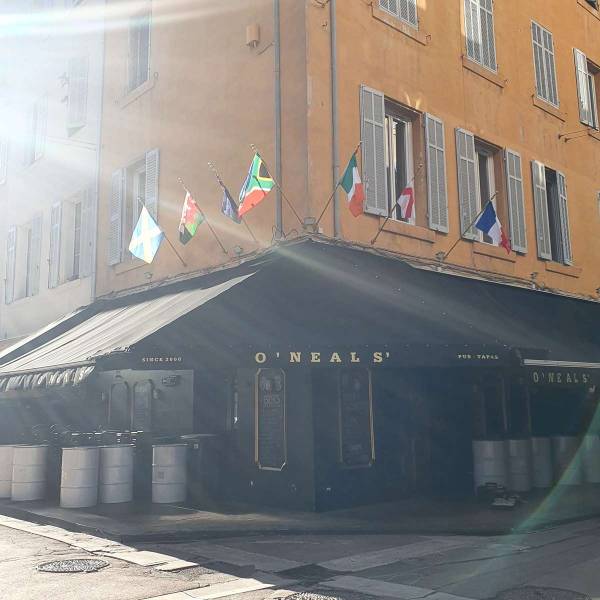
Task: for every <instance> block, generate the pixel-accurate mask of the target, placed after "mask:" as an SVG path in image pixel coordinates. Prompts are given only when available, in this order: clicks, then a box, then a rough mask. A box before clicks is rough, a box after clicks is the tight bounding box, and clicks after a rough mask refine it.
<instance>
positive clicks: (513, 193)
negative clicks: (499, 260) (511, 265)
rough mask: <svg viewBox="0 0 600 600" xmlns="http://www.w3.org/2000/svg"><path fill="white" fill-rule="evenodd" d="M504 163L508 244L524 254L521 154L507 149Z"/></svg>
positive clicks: (525, 247) (525, 248)
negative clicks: (508, 232) (508, 231)
mask: <svg viewBox="0 0 600 600" xmlns="http://www.w3.org/2000/svg"><path fill="white" fill-rule="evenodd" d="M504 164H505V169H506V197H507V199H508V217H509V230H510V245H511V247H512V249H513V250H514V251H515V252H520V253H522V254H525V253H526V252H527V228H526V225H525V201H524V195H523V169H522V166H521V156H520V155H519V154H517V153H516V152H514V151H513V150H508V149H507V150H506V151H505V153H504Z"/></svg>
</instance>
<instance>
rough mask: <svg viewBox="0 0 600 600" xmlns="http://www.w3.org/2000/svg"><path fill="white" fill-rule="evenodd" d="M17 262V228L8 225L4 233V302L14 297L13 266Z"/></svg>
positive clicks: (8, 301) (9, 301)
mask: <svg viewBox="0 0 600 600" xmlns="http://www.w3.org/2000/svg"><path fill="white" fill-rule="evenodd" d="M16 263H17V228H16V227H10V228H9V230H8V232H7V234H6V273H5V274H4V302H5V303H6V304H10V303H11V302H12V301H13V300H14V299H15V266H16Z"/></svg>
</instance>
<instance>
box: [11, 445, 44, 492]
mask: <svg viewBox="0 0 600 600" xmlns="http://www.w3.org/2000/svg"><path fill="white" fill-rule="evenodd" d="M47 462H48V446H46V445H43V444H40V445H34V446H15V447H14V450H13V470H12V485H11V494H10V497H11V499H12V500H14V501H15V502H24V501H31V500H43V498H44V496H45V495H46V464H47Z"/></svg>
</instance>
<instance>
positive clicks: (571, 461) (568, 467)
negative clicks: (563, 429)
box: [552, 435, 583, 485]
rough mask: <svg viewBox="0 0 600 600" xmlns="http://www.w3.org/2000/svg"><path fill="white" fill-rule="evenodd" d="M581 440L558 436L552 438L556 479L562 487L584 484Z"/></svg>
mask: <svg viewBox="0 0 600 600" xmlns="http://www.w3.org/2000/svg"><path fill="white" fill-rule="evenodd" d="M578 450H579V438H577V437H575V436H568V435H557V436H554V437H553V438H552V454H553V456H554V468H555V473H554V475H555V479H556V481H557V483H559V484H561V485H580V484H581V483H582V482H583V476H582V470H581V459H580V456H579V452H578Z"/></svg>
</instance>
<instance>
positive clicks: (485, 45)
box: [479, 0, 497, 71]
mask: <svg viewBox="0 0 600 600" xmlns="http://www.w3.org/2000/svg"><path fill="white" fill-rule="evenodd" d="M479 4H480V6H479V16H480V20H481V22H480V25H479V30H480V32H481V55H482V64H483V65H484V66H485V67H487V68H488V69H491V70H492V71H495V70H496V69H497V65H496V40H495V33H494V4H493V2H492V0H479Z"/></svg>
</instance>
